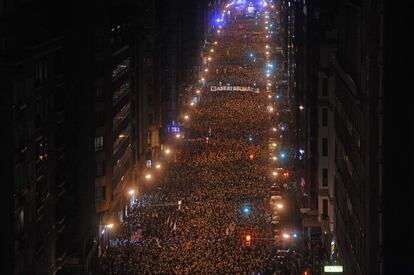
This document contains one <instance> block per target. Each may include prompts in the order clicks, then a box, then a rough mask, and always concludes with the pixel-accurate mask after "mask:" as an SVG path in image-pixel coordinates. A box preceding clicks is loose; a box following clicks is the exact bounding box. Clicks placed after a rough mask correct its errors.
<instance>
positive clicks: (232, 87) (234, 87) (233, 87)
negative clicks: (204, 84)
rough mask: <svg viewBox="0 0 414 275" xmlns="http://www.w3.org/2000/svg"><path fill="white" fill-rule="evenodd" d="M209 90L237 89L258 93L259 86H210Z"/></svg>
mask: <svg viewBox="0 0 414 275" xmlns="http://www.w3.org/2000/svg"><path fill="white" fill-rule="evenodd" d="M210 91H212V92H216V91H239V92H254V93H259V88H252V87H250V86H248V87H242V86H211V87H210Z"/></svg>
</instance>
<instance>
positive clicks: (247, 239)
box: [245, 235, 252, 246]
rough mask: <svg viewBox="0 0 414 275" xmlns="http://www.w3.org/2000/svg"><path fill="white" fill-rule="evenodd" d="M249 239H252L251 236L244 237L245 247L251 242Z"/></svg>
mask: <svg viewBox="0 0 414 275" xmlns="http://www.w3.org/2000/svg"><path fill="white" fill-rule="evenodd" d="M251 239H252V236H250V235H246V240H245V244H246V246H250V241H251Z"/></svg>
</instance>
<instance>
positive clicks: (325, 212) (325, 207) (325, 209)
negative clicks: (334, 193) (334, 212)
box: [322, 199, 328, 218]
mask: <svg viewBox="0 0 414 275" xmlns="http://www.w3.org/2000/svg"><path fill="white" fill-rule="evenodd" d="M322 215H323V217H325V218H327V217H328V200H327V199H324V200H323V201H322Z"/></svg>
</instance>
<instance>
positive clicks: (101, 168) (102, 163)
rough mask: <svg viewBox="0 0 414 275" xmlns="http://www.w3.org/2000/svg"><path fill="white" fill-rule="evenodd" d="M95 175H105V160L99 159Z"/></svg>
mask: <svg viewBox="0 0 414 275" xmlns="http://www.w3.org/2000/svg"><path fill="white" fill-rule="evenodd" d="M95 175H96V176H97V177H101V176H103V175H105V161H98V162H97V163H96V171H95Z"/></svg>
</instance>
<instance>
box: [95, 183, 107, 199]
mask: <svg viewBox="0 0 414 275" xmlns="http://www.w3.org/2000/svg"><path fill="white" fill-rule="evenodd" d="M105 193H106V186H105V185H104V186H98V187H96V193H95V200H96V201H97V202H101V201H104V200H105V197H106V196H105Z"/></svg>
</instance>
